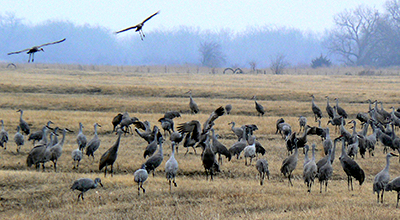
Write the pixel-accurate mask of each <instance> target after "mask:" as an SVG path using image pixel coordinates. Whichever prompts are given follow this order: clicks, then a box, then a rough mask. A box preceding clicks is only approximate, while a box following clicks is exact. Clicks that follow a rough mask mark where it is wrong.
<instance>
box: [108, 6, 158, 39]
mask: <svg viewBox="0 0 400 220" xmlns="http://www.w3.org/2000/svg"><path fill="white" fill-rule="evenodd" d="M158 13H160V11H157V12H156V13H154V14H152V15H150V16H149V17H148V18H146V19H144V20H143V21H142V22H141V23H139V24H137V25H135V26H132V27H128V28H125V29H122V30H120V31H117V32H115V34H119V33H121V32H124V31H128V30H131V29H134V28H136V30H135V31H136V32H139V35H140V39H142V40H143V38H144V37H145V35H144V33H143V30H142V28H143V25H144V23H145V22H146V21H148V20H150V19H151V18H152V17H154V16H155V15H157V14H158Z"/></svg>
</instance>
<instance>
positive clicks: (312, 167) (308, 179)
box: [303, 144, 317, 193]
mask: <svg viewBox="0 0 400 220" xmlns="http://www.w3.org/2000/svg"><path fill="white" fill-rule="evenodd" d="M315 147H316V145H315V144H312V145H311V148H312V157H311V160H310V161H309V162H308V163H306V164H305V165H304V166H303V179H304V183H305V184H306V185H307V189H308V190H307V192H309V193H310V192H311V186H312V184H313V183H314V179H315V176H316V175H317V165H316V164H315Z"/></svg>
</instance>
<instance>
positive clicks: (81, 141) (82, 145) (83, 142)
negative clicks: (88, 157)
mask: <svg viewBox="0 0 400 220" xmlns="http://www.w3.org/2000/svg"><path fill="white" fill-rule="evenodd" d="M82 128H84V127H83V124H82V123H81V122H79V133H78V136H76V143H77V144H78V147H79V150H81V151H83V150H84V149H85V147H86V144H87V139H86V136H85V135H84V134H83V131H82Z"/></svg>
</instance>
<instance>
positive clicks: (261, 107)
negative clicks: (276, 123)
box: [251, 96, 265, 116]
mask: <svg viewBox="0 0 400 220" xmlns="http://www.w3.org/2000/svg"><path fill="white" fill-rule="evenodd" d="M251 99H254V104H255V106H256V110H257V112H258V113H259V116H263V115H264V114H265V110H264V107H263V106H262V105H261V104H260V103H258V102H257V97H256V96H253V97H252V98H251Z"/></svg>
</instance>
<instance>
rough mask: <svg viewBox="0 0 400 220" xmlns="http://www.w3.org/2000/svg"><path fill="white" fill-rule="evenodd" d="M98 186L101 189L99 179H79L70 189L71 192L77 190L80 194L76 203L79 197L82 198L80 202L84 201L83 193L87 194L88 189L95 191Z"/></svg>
mask: <svg viewBox="0 0 400 220" xmlns="http://www.w3.org/2000/svg"><path fill="white" fill-rule="evenodd" d="M98 184H100V186H102V187H103V184H101V179H100V178H96V179H94V181H93V180H92V179H89V178H80V179H77V180H75V182H74V183H73V184H72V186H71V189H72V191H74V190H79V191H81V193H79V195H78V202H79V197H82V201H83V200H85V199H84V198H83V193H85V192H87V191H88V190H89V189H96V188H97V186H98Z"/></svg>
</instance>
